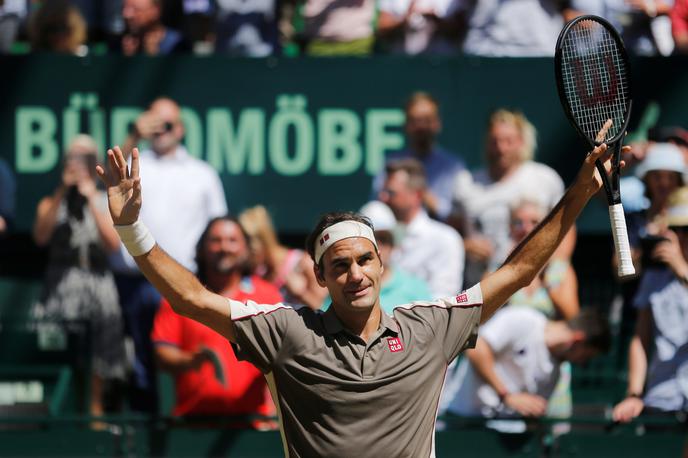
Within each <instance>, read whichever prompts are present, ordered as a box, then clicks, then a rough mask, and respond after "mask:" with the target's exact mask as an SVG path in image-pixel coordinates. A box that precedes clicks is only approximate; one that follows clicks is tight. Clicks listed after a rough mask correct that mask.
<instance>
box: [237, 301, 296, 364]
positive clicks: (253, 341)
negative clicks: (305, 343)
mask: <svg viewBox="0 0 688 458" xmlns="http://www.w3.org/2000/svg"><path fill="white" fill-rule="evenodd" d="M228 301H229V305H230V308H231V319H232V322H233V324H234V331H235V334H236V341H235V342H234V343H233V344H232V346H233V347H234V352H235V353H236V356H237V359H239V360H244V361H248V362H250V363H251V364H253V365H254V366H256V367H257V368H258V369H259V370H260V371H261V372H263V373H268V372H271V371H272V366H273V364H274V363H275V360H276V359H277V357H278V355H279V353H280V351H281V349H282V347H283V345H284V344H285V342H286V337H287V331H288V326H289V321H290V320H291V319H293V318H295V317H296V312H295V311H294V309H292V308H291V307H288V306H286V305H284V304H281V303H280V304H275V305H266V304H257V303H255V302H253V301H247V302H246V303H242V302H239V301H234V300H231V299H228Z"/></svg>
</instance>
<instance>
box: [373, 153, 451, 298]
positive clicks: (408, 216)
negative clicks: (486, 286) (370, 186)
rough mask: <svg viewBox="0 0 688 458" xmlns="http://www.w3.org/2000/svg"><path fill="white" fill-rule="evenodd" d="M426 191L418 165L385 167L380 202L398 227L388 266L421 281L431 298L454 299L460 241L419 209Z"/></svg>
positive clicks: (406, 161)
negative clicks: (392, 266) (387, 208)
mask: <svg viewBox="0 0 688 458" xmlns="http://www.w3.org/2000/svg"><path fill="white" fill-rule="evenodd" d="M426 190H427V182H426V180H425V171H424V170H423V165H422V164H421V163H420V162H418V161H417V160H415V159H401V160H398V161H393V162H389V163H388V164H387V167H386V180H385V184H384V186H383V188H382V189H381V190H380V200H381V201H382V202H384V203H385V204H387V205H388V206H389V208H390V209H391V210H392V213H394V217H395V218H396V220H397V224H398V231H397V235H398V236H399V239H398V242H397V246H396V247H395V249H394V251H393V252H392V264H393V265H394V266H395V267H398V268H400V269H403V270H405V271H406V272H408V273H410V274H412V275H415V276H416V277H418V278H420V279H422V280H425V281H426V282H427V283H428V285H429V286H430V293H431V294H432V295H433V297H435V298H440V297H446V296H454V295H456V294H457V293H458V292H460V291H461V286H462V278H463V264H464V251H463V240H462V239H461V236H460V235H459V234H458V233H457V232H456V231H455V230H454V229H452V228H451V227H450V226H447V225H446V224H444V223H440V222H438V221H435V220H432V219H430V217H429V216H428V214H427V213H426V211H425V210H424V209H423V200H424V194H425V192H426Z"/></svg>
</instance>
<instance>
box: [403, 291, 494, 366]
mask: <svg viewBox="0 0 688 458" xmlns="http://www.w3.org/2000/svg"><path fill="white" fill-rule="evenodd" d="M482 305H483V294H482V291H481V289H480V284H477V285H475V286H473V287H472V288H470V289H469V290H467V291H464V292H462V293H461V294H458V295H456V296H452V297H446V298H443V299H438V300H435V301H431V302H414V303H413V304H408V305H402V306H399V307H397V309H399V308H402V309H403V308H408V309H410V310H411V311H412V312H411V313H413V314H415V315H416V316H418V317H419V318H420V319H422V320H424V321H425V322H426V323H427V325H428V326H429V327H430V329H431V330H432V332H433V333H434V335H435V339H436V340H437V342H438V344H439V345H440V346H441V347H442V351H443V353H444V356H445V357H446V358H447V363H449V362H451V361H452V360H453V359H454V358H456V356H457V355H458V354H459V353H460V352H462V351H463V350H466V349H468V348H473V347H475V343H476V340H477V339H478V325H479V324H480V315H481V311H482ZM397 309H395V313H396V311H397ZM402 313H403V312H402Z"/></svg>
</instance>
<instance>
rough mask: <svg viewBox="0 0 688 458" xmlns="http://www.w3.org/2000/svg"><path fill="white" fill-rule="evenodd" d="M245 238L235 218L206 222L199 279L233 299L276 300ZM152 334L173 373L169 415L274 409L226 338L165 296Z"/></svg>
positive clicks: (160, 358) (259, 379)
mask: <svg viewBox="0 0 688 458" xmlns="http://www.w3.org/2000/svg"><path fill="white" fill-rule="evenodd" d="M249 243H250V242H249V237H248V234H246V233H245V232H244V230H243V228H242V227H241V226H240V225H239V222H238V221H237V220H235V219H233V218H230V217H226V216H225V217H219V218H215V219H213V220H212V221H210V223H208V226H207V228H206V230H205V231H204V232H203V235H202V236H201V238H200V240H199V241H198V247H197V265H198V278H199V280H200V281H201V282H203V283H204V284H205V285H206V286H207V287H208V289H209V290H210V291H213V292H215V293H218V294H221V295H224V296H226V297H228V298H231V299H234V300H238V301H248V300H251V301H256V302H258V303H260V304H275V303H278V302H280V301H281V300H282V296H281V295H280V294H279V291H278V290H277V288H275V287H274V286H272V285H271V284H269V283H268V282H266V281H265V280H262V279H261V278H259V277H257V276H255V275H251V274H250V272H251V266H250V254H249V253H250V250H249ZM151 338H152V340H153V342H154V345H155V357H156V360H157V362H158V365H159V367H160V368H161V369H162V370H165V371H167V372H170V373H171V374H172V375H173V376H174V378H175V386H176V403H175V407H174V412H173V414H174V415H180V416H184V415H240V414H260V415H272V414H274V405H273V404H272V400H271V398H270V395H269V393H268V389H267V386H266V383H265V379H264V378H263V374H262V373H261V372H260V371H259V370H258V369H256V368H255V366H253V365H252V364H250V363H247V362H245V361H238V360H237V358H236V356H235V354H234V351H233V349H232V346H231V345H230V343H229V342H228V341H227V339H226V338H225V337H223V336H221V335H220V334H218V333H217V332H215V331H213V330H212V329H210V328H209V327H207V326H204V325H202V324H200V323H198V322H197V321H194V320H192V319H191V318H187V317H183V316H181V315H179V314H177V313H175V312H174V311H173V310H172V308H171V307H170V305H169V304H168V303H167V301H165V300H163V303H162V305H161V307H160V309H159V310H158V313H157V314H156V316H155V323H154V326H153V332H152V337H151Z"/></svg>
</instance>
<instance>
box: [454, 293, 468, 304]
mask: <svg viewBox="0 0 688 458" xmlns="http://www.w3.org/2000/svg"><path fill="white" fill-rule="evenodd" d="M464 302H468V294H466V293H463V294H459V295H458V296H456V303H457V304H462V303H464Z"/></svg>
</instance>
